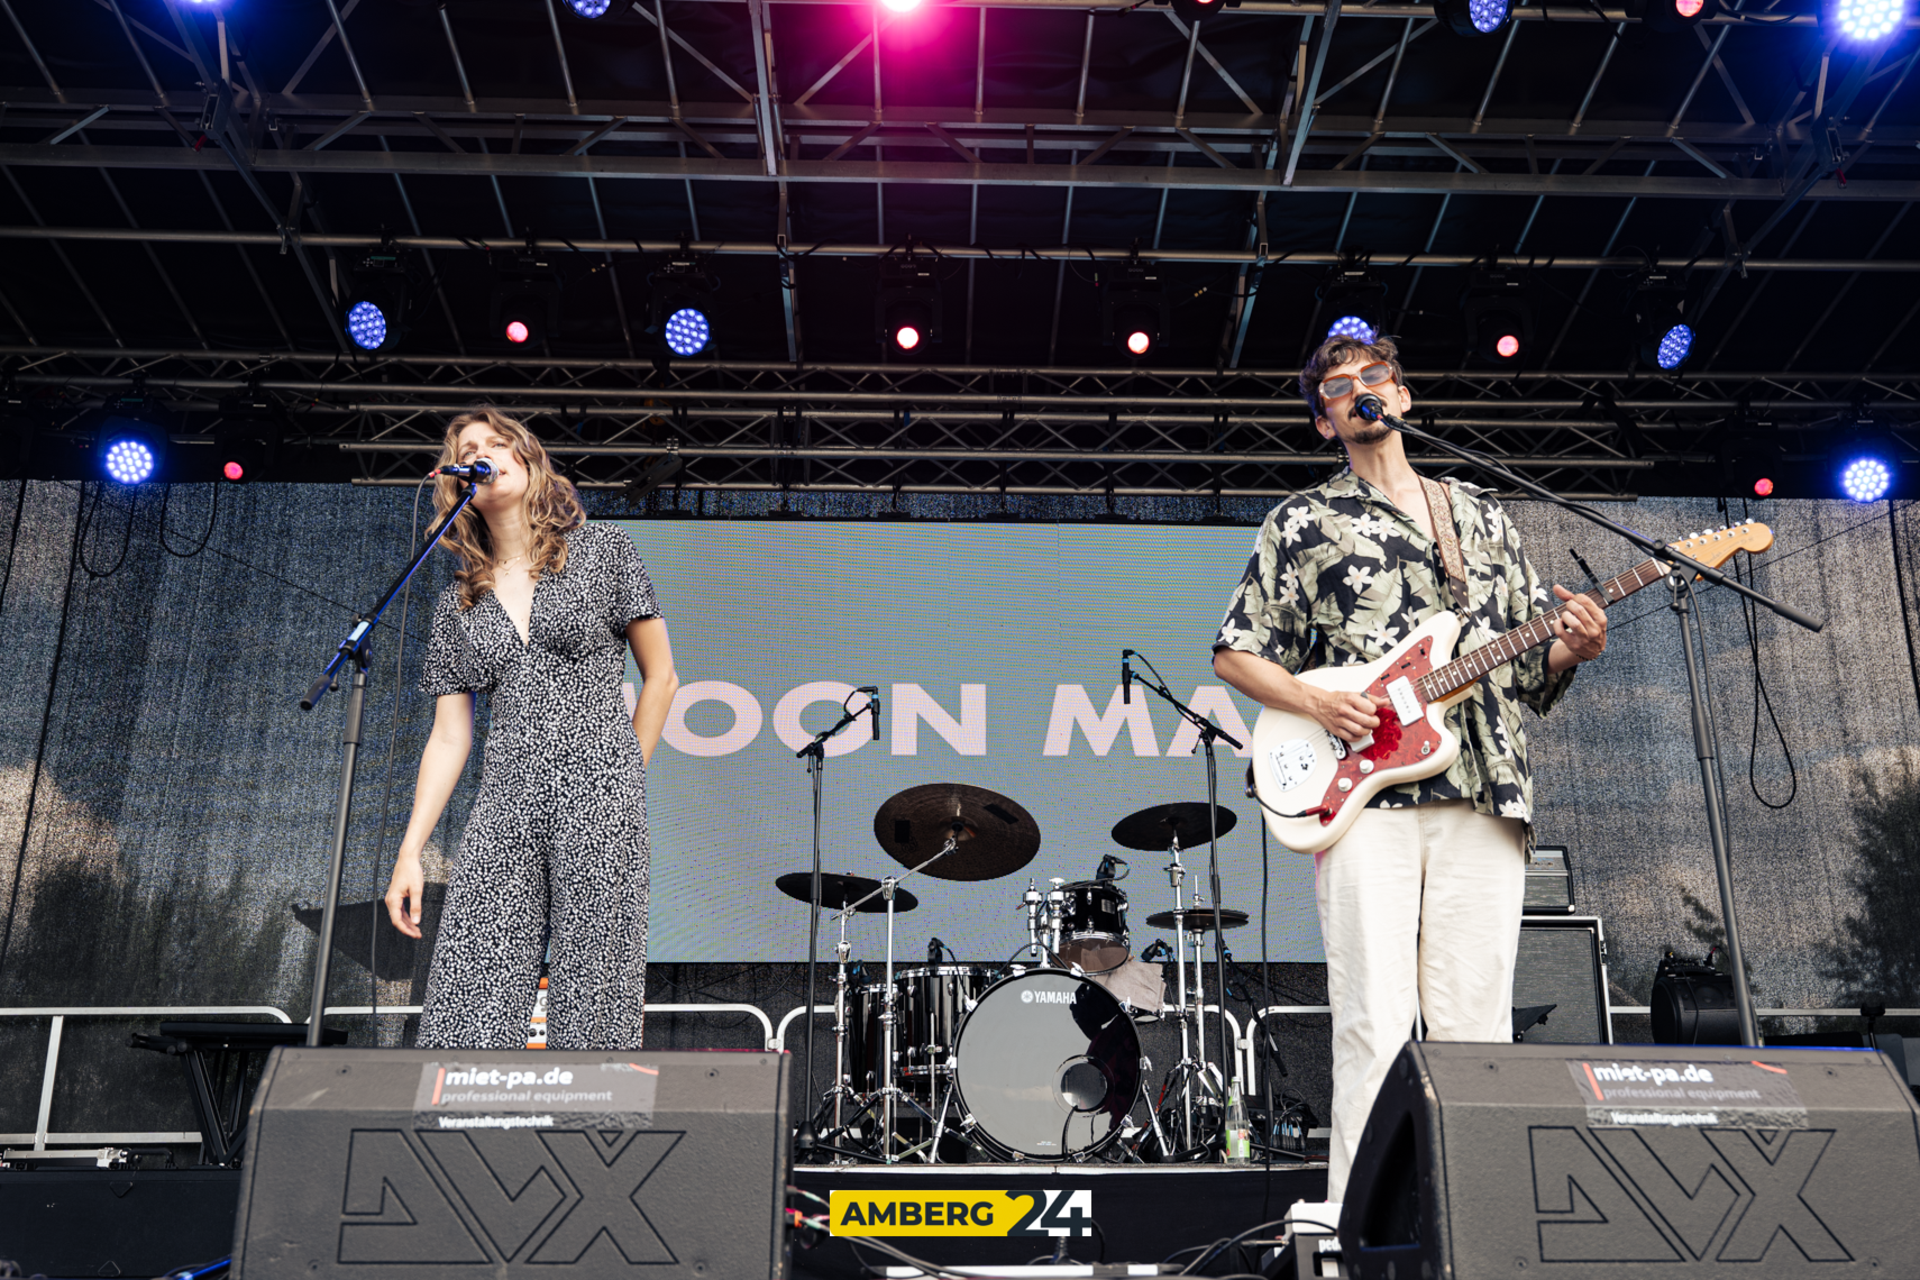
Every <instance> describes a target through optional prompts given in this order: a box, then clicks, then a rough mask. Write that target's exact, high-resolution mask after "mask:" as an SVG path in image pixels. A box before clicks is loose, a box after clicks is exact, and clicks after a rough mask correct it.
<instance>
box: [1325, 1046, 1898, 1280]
mask: <svg viewBox="0 0 1920 1280" xmlns="http://www.w3.org/2000/svg"><path fill="white" fill-rule="evenodd" d="M1916 1224H1920V1106H1916V1104H1915V1102H1914V1099H1913V1095H1912V1094H1910V1093H1909V1092H1908V1091H1907V1087H1906V1082H1905V1081H1903V1080H1900V1079H1898V1078H1896V1076H1895V1074H1894V1071H1893V1069H1892V1067H1891V1065H1890V1064H1889V1063H1888V1061H1887V1059H1886V1058H1885V1057H1884V1056H1882V1055H1881V1054H1878V1053H1872V1052H1868V1051H1864V1050H1862V1051H1855V1052H1849V1051H1846V1050H1831V1049H1829V1050H1819V1049H1746V1048H1738V1047H1725V1048H1704V1047H1697V1046H1685V1047H1682V1046H1677V1045H1635V1046H1632V1047H1631V1048H1630V1049H1629V1048H1627V1047H1626V1046H1619V1047H1614V1048H1602V1049H1600V1050H1599V1051H1598V1052H1595V1051H1591V1050H1590V1051H1588V1052H1584V1053H1583V1052H1581V1051H1580V1050H1578V1049H1575V1048H1573V1047H1570V1046H1564V1047H1563V1046H1557V1045H1532V1044H1517V1045H1492V1044H1480V1045H1476V1044H1442V1043H1437V1042H1431V1041H1429V1042H1427V1043H1414V1044H1409V1045H1408V1046H1407V1047H1406V1048H1405V1049H1403V1050H1402V1051H1401V1054H1400V1057H1399V1058H1398V1059H1397V1060H1396V1061H1395V1062H1394V1064H1393V1067H1392V1068H1391V1069H1390V1070H1389V1071H1388V1073H1387V1080H1386V1083H1385V1084H1384V1085H1383V1086H1382V1087H1381V1090H1380V1094H1379V1097H1378V1099H1377V1101H1376V1102H1375V1104H1374V1108H1373V1113H1372V1114H1371V1115H1370V1116H1369V1117H1368V1118H1367V1126H1366V1129H1365V1131H1364V1133H1363V1135H1362V1137H1361V1140H1360V1150H1359V1152H1358V1153H1357V1155H1356V1157H1355V1160H1354V1166H1353V1173H1352V1175H1351V1177H1350V1178H1349V1180H1348V1183H1347V1189H1346V1200H1345V1204H1344V1207H1343V1208H1342V1211H1341V1216H1340V1250H1341V1261H1342V1265H1343V1266H1345V1267H1346V1269H1347V1272H1348V1274H1349V1275H1351V1276H1355V1277H1358V1278H1359V1280H1486V1278H1488V1277H1494V1276H1498V1277H1502V1280H1512V1278H1513V1277H1515V1276H1539V1275H1546V1276H1552V1277H1555V1280H1602V1278H1603V1277H1604V1280H1621V1278H1622V1277H1631V1276H1646V1277H1653V1276H1660V1277H1663V1278H1665V1280H1694V1278H1703V1277H1718V1278H1721V1280H1728V1278H1730V1277H1733V1276H1760V1275H1764V1276H1766V1277H1767V1280H1797V1278H1799V1277H1810V1276H1833V1275H1837V1274H1845V1275H1855V1274H1858V1275H1861V1276H1869V1275H1871V1276H1895V1275H1912V1274H1915V1273H1916V1270H1915V1269H1916V1265H1920V1226H1917V1225H1916Z"/></svg>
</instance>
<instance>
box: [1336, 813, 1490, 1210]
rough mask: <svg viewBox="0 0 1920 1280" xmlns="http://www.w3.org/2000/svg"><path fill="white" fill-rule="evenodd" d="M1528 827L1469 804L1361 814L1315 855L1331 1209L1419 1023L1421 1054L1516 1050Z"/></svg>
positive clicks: (1342, 1192) (1341, 1196)
mask: <svg viewBox="0 0 1920 1280" xmlns="http://www.w3.org/2000/svg"><path fill="white" fill-rule="evenodd" d="M1525 839H1526V827H1525V825H1524V824H1523V823H1521V821H1520V820H1519V819H1518V818H1496V817H1493V816H1492V815H1490V814H1484V813H1477V812H1475V811H1474V808H1473V805H1472V804H1471V803H1470V802H1468V801H1465V800H1448V801H1440V802H1436V803H1433V804H1423V805H1415V806H1413V807H1411V808H1406V809H1368V810H1367V811H1366V812H1364V813H1362V814H1361V815H1360V817H1359V819H1358V820H1357V821H1356V822H1355V823H1354V824H1353V827H1352V829H1350V830H1349V831H1348V832H1347V834H1346V835H1344V836H1342V837H1341V838H1340V839H1339V841H1338V842H1336V843H1335V844H1334V845H1333V846H1332V847H1331V848H1328V849H1326V850H1324V851H1323V852H1321V853H1318V854H1315V855H1314V866H1315V870H1316V873H1317V874H1316V876H1315V881H1316V897H1317V898H1318V899H1319V905H1320V934H1321V938H1322V940H1323V941H1324V943H1325V945H1326V952H1327V1002H1328V1004H1330V1005H1331V1006H1332V1007H1333V1138H1332V1151H1331V1154H1330V1156H1329V1167H1328V1169H1327V1199H1328V1200H1333V1201H1338V1200H1343V1199H1344V1198H1345V1195H1346V1186H1347V1175H1348V1173H1349V1172H1351V1171H1352V1169H1353V1156H1354V1152H1355V1151H1356V1150H1357V1149H1358V1148H1359V1145H1360V1135H1361V1132H1362V1130H1364V1129H1365V1128H1366V1124H1367V1115H1368V1113H1369V1112H1371V1111H1372V1110H1373V1100H1374V1095H1376V1094H1377V1093H1379V1091H1380V1083H1381V1081H1383V1080H1385V1079H1386V1076H1387V1069H1388V1068H1389V1067H1390V1066H1392V1065H1393V1060H1394V1058H1395V1057H1396V1056H1397V1055H1398V1054H1399V1052H1400V1049H1401V1046H1403V1045H1405V1044H1406V1042H1407V1041H1408V1039H1410V1038H1411V1036H1412V1034H1413V1025H1414V1018H1415V1017H1416V1016H1419V1017H1421V1018H1423V1019H1424V1020H1425V1022H1426V1025H1427V1038H1428V1039H1430V1040H1478V1041H1495V1042H1498V1043H1501V1044H1510V1043H1512V1041H1513V1020H1512V1019H1513V966H1514V957H1515V954H1516V953H1517V952H1518V950H1519V947H1520V911H1521V905H1522V899H1523V898H1524V896H1525V893H1526V854H1525Z"/></svg>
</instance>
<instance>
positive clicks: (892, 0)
mask: <svg viewBox="0 0 1920 1280" xmlns="http://www.w3.org/2000/svg"><path fill="white" fill-rule="evenodd" d="M880 3H881V4H884V5H885V6H886V7H887V8H889V9H891V10H893V11H894V12H895V13H912V12H913V11H914V10H915V9H918V8H919V7H920V0H880Z"/></svg>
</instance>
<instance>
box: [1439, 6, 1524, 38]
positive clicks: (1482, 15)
mask: <svg viewBox="0 0 1920 1280" xmlns="http://www.w3.org/2000/svg"><path fill="white" fill-rule="evenodd" d="M1433 12H1434V16H1435V17H1437V18H1439V19H1440V21H1442V22H1444V23H1446V24H1447V25H1448V26H1449V27H1451V28H1453V33H1454V34H1455V35H1460V36H1490V35H1492V34H1493V33H1494V32H1496V31H1498V30H1499V29H1500V28H1502V27H1504V26H1506V25H1507V22H1508V20H1509V19H1511V18H1512V17H1513V3H1512V0H1436V3H1435V4H1434V6H1433Z"/></svg>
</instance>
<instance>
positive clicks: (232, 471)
mask: <svg viewBox="0 0 1920 1280" xmlns="http://www.w3.org/2000/svg"><path fill="white" fill-rule="evenodd" d="M220 474H221V475H223V476H225V477H226V478H227V479H229V480H231V481H233V482H234V483H235V484H238V483H240V481H242V480H244V479H246V476H247V469H246V468H245V467H243V466H241V465H240V464H239V463H237V462H229V463H228V464H227V465H226V466H224V467H221V468H220Z"/></svg>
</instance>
